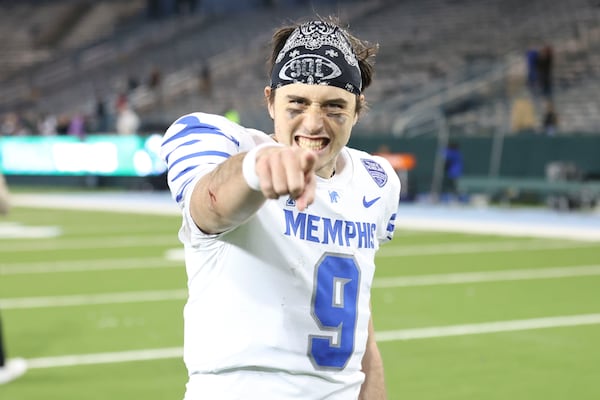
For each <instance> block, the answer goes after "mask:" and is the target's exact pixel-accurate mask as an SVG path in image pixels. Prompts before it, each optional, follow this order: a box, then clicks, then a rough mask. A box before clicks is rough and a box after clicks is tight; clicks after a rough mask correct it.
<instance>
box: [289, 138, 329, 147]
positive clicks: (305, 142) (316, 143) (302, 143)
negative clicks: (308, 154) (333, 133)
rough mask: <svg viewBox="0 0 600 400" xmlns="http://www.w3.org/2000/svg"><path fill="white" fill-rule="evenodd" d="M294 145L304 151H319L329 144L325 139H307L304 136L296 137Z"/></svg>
mask: <svg viewBox="0 0 600 400" xmlns="http://www.w3.org/2000/svg"><path fill="white" fill-rule="evenodd" d="M295 140H296V144H297V145H298V146H299V147H301V148H303V149H306V150H312V151H320V150H323V149H324V148H325V147H327V145H328V144H329V142H330V140H329V139H327V138H308V137H304V136H296V139H295Z"/></svg>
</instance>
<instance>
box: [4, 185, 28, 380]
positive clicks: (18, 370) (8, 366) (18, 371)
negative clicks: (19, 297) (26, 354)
mask: <svg viewBox="0 0 600 400" xmlns="http://www.w3.org/2000/svg"><path fill="white" fill-rule="evenodd" d="M8 196H9V192H8V187H7V185H6V180H5V179H4V175H2V173H0V215H6V214H8V211H9V208H10V204H9V198H8ZM2 329H3V328H2V318H1V317H0V385H2V384H5V383H8V382H10V381H13V380H15V379H17V378H18V377H20V376H21V375H23V374H24V373H25V372H26V371H27V363H26V362H25V360H24V359H22V358H12V359H7V357H6V351H5V347H4V339H3V338H2Z"/></svg>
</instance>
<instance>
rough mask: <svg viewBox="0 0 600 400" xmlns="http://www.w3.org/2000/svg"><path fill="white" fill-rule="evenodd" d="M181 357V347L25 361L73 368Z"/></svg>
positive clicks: (41, 365)
mask: <svg viewBox="0 0 600 400" xmlns="http://www.w3.org/2000/svg"><path fill="white" fill-rule="evenodd" d="M181 357H183V348H182V347H167V348H163V349H151V350H133V351H121V352H112V353H96V354H77V355H68V356H58V357H42V358H32V359H29V360H27V366H28V367H29V368H31V369H33V368H53V367H73V366H78V365H93V364H112V363H120V362H128V361H145V360H160V359H165V358H181Z"/></svg>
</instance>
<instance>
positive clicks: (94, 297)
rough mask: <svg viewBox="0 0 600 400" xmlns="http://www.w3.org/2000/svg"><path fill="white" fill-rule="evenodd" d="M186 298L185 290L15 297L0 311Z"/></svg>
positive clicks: (0, 305) (2, 303)
mask: <svg viewBox="0 0 600 400" xmlns="http://www.w3.org/2000/svg"><path fill="white" fill-rule="evenodd" d="M186 297H187V289H174V290H156V291H146V292H141V291H140V292H121V293H100V294H85V295H71V296H43V297H21V298H18V297H17V298H13V299H0V310H10V309H19V308H26V309H30V308H48V307H69V306H85V305H94V304H118V303H140V302H148V301H165V300H182V299H185V298H186Z"/></svg>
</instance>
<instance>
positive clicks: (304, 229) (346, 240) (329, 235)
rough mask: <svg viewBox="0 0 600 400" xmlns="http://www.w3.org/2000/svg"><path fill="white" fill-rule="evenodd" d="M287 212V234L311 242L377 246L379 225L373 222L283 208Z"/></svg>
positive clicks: (365, 246)
mask: <svg viewBox="0 0 600 400" xmlns="http://www.w3.org/2000/svg"><path fill="white" fill-rule="evenodd" d="M283 212H284V214H285V232H284V234H285V235H286V236H293V237H296V238H299V239H302V240H307V241H309V242H315V243H322V244H329V243H332V244H333V243H337V244H338V245H339V246H346V247H354V248H359V249H361V248H366V249H373V248H375V230H376V228H377V225H376V224H374V223H371V222H359V221H356V222H355V221H345V220H341V219H331V218H326V217H320V216H318V215H313V214H307V213H303V212H299V213H298V214H297V215H294V212H293V211H292V210H283Z"/></svg>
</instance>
